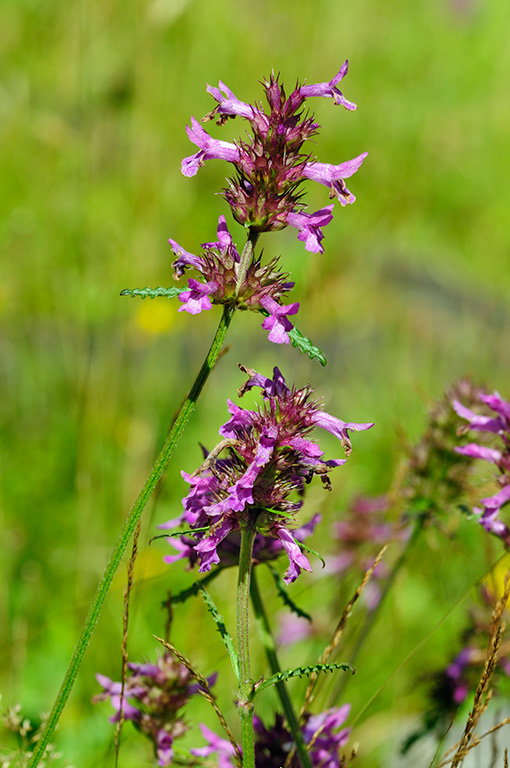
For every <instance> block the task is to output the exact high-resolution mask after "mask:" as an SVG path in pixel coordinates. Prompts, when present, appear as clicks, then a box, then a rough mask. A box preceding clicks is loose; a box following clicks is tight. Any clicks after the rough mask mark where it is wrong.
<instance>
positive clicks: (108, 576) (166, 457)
mask: <svg viewBox="0 0 510 768" xmlns="http://www.w3.org/2000/svg"><path fill="white" fill-rule="evenodd" d="M234 309H235V308H234V306H233V305H227V304H226V305H225V306H224V308H223V314H222V317H221V320H220V323H219V326H218V329H217V331H216V334H215V336H214V339H213V342H212V344H211V348H210V349H209V352H208V354H207V357H206V358H205V360H204V362H203V364H202V367H201V368H200V371H199V373H198V376H197V377H196V379H195V381H194V383H193V386H192V387H191V389H190V391H189V394H188V396H187V397H186V399H185V401H184V403H183V404H182V406H181V408H180V410H179V413H178V414H177V416H176V418H175V421H174V423H173V425H172V427H171V429H170V432H169V433H168V436H167V438H166V440H165V443H164V445H163V448H162V449H161V452H160V454H159V456H158V457H157V459H156V461H155V463H154V465H153V467H152V469H151V472H150V474H149V477H148V478H147V480H146V481H145V484H144V486H143V488H142V490H141V491H140V494H139V496H138V498H137V499H136V501H135V503H134V504H133V506H132V507H131V510H130V512H129V515H128V517H127V519H126V521H125V523H124V526H123V528H122V530H121V532H120V535H119V537H118V539H117V541H116V543H115V546H114V548H113V551H112V554H111V555H110V559H109V561H108V564H107V566H106V568H105V571H104V573H103V575H102V577H101V581H100V582H99V585H98V587H97V590H96V593H95V595H94V598H93V600H92V603H91V606H90V608H89V612H88V615H87V618H86V620H85V624H84V626H83V629H82V632H81V635H80V638H79V640H78V642H77V643H76V646H75V649H74V651H73V655H72V656H71V660H70V662H69V665H68V668H67V671H66V674H65V677H64V680H63V682H62V685H61V687H60V690H59V692H58V694H57V698H56V700H55V703H54V705H53V709H52V711H51V713H50V715H49V717H48V720H47V721H46V725H45V727H44V729H43V731H42V733H41V737H40V739H39V741H38V742H37V745H36V747H35V749H34V752H33V753H32V756H31V758H30V762H29V763H28V766H27V768H35V766H36V765H38V763H39V762H40V760H41V758H42V757H43V754H44V751H45V749H46V745H47V744H48V742H49V740H50V738H51V736H52V735H53V732H54V730H55V727H56V725H57V723H58V721H59V719H60V715H61V714H62V710H63V709H64V706H65V704H66V702H67V699H68V698H69V694H70V693H71V689H72V687H73V684H74V681H75V679H76V676H77V674H78V669H79V667H80V664H81V662H82V660H83V656H84V654H85V650H86V648H87V645H88V644H89V641H90V638H91V636H92V633H93V631H94V628H95V626H96V623H97V620H98V618H99V614H100V613H101V609H102V607H103V603H104V601H105V599H106V595H107V594H108V590H109V589H110V586H111V583H112V580H113V577H114V575H115V572H116V570H117V568H118V565H119V563H120V561H121V559H122V556H123V554H124V552H125V550H126V548H127V546H128V544H129V540H130V539H131V536H132V534H133V531H134V530H135V528H136V526H137V524H138V521H139V519H140V517H141V514H142V512H143V510H144V508H145V506H146V505H147V502H148V501H149V498H150V496H151V495H152V492H153V491H154V489H155V488H156V485H157V484H158V482H159V480H160V479H161V476H162V475H163V472H164V470H165V468H166V466H167V464H168V462H169V461H170V458H171V456H172V453H173V451H174V448H175V446H176V445H177V442H178V440H179V438H180V436H181V434H182V432H183V430H184V427H185V425H186V423H187V421H188V419H189V417H190V415H191V412H192V411H193V409H194V407H195V403H196V401H197V400H198V397H199V396H200V393H201V392H202V389H203V387H204V385H205V382H206V381H207V379H208V377H209V374H210V373H211V371H212V369H213V367H214V364H215V363H216V361H217V359H218V357H219V354H220V352H221V348H222V346H223V342H224V340H225V336H226V333H227V330H228V327H229V325H230V321H231V320H232V316H233V314H234Z"/></svg>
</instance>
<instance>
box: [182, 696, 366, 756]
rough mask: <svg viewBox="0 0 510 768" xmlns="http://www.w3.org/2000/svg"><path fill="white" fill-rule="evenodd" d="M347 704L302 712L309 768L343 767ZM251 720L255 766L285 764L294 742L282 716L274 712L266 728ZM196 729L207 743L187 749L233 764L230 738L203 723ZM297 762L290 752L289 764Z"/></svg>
mask: <svg viewBox="0 0 510 768" xmlns="http://www.w3.org/2000/svg"><path fill="white" fill-rule="evenodd" d="M350 708H351V707H350V704H344V706H343V707H338V708H336V709H335V708H333V709H328V710H326V711H325V712H322V713H321V714H319V715H310V714H308V713H307V714H306V715H305V718H304V719H305V723H304V725H303V726H302V728H301V731H302V734H303V738H304V741H305V744H311V747H310V762H311V764H312V766H313V768H343V766H345V765H346V764H347V763H346V761H345V759H344V757H343V756H342V755H341V754H340V748H341V747H344V746H345V745H346V744H347V742H348V740H349V736H350V732H351V729H350V728H341V726H342V725H343V724H344V722H345V720H346V719H347V717H348V715H349V711H350ZM253 723H254V726H255V764H256V766H257V768H278V767H279V766H282V765H285V764H286V760H287V757H288V755H289V752H290V751H291V749H292V748H293V746H294V745H293V742H292V735H291V733H290V731H289V730H288V728H287V725H286V723H285V722H284V720H283V717H282V716H281V715H276V717H275V722H274V725H272V726H271V727H270V728H268V727H267V726H265V725H264V723H263V722H262V720H260V719H259V718H258V717H256V716H255V717H254V719H253ZM200 729H201V731H202V735H203V736H204V738H205V739H206V740H207V741H208V744H207V746H205V747H198V748H195V749H192V750H191V753H192V754H193V755H196V756H197V757H209V756H210V755H212V754H214V753H216V754H217V756H218V758H217V759H218V766H219V768H235V761H234V748H233V746H232V745H231V744H230V742H228V741H225V740H224V739H220V738H219V737H218V736H217V735H216V734H215V733H213V731H210V730H209V728H206V727H205V726H203V725H202V726H200ZM339 729H340V730H339ZM299 765H300V762H299V758H298V757H297V755H296V754H294V757H293V758H292V760H291V762H290V768H298V766H299Z"/></svg>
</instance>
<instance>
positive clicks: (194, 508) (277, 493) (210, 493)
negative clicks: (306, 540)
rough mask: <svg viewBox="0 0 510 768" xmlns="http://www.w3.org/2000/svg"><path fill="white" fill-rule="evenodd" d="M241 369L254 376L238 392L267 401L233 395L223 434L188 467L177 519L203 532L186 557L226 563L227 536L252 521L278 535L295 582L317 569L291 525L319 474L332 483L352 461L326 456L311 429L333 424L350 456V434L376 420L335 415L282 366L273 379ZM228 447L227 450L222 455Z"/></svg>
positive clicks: (205, 566)
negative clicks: (237, 399)
mask: <svg viewBox="0 0 510 768" xmlns="http://www.w3.org/2000/svg"><path fill="white" fill-rule="evenodd" d="M240 367H241V369H242V370H243V371H244V372H246V373H247V374H248V376H249V378H248V381H247V382H246V383H245V384H244V386H243V387H242V388H241V390H240V391H239V395H240V396H242V395H243V394H244V393H245V392H246V391H247V390H249V389H252V388H253V387H259V388H260V389H261V394H262V404H261V405H260V406H259V408H258V409H257V410H255V411H250V410H245V409H243V408H241V407H239V406H238V405H236V404H235V403H233V402H232V401H231V400H229V401H228V409H229V412H230V414H231V416H230V419H229V420H228V421H227V422H226V423H225V424H224V425H223V426H222V427H221V428H220V435H221V436H222V438H223V440H222V441H221V442H220V443H219V444H218V445H217V446H216V447H215V448H214V449H213V451H211V453H210V454H209V455H208V457H207V459H206V460H205V462H204V463H203V464H202V465H201V466H200V467H199V468H198V469H197V470H196V471H195V472H194V473H193V474H191V475H189V474H187V473H186V472H183V473H182V475H183V477H184V479H185V480H186V482H188V483H189V484H190V486H191V490H190V492H189V493H188V495H187V496H186V497H185V498H184V499H183V506H184V513H183V515H182V517H181V518H180V519H179V520H178V522H179V523H181V524H184V525H186V526H187V527H188V528H189V529H191V530H193V529H197V533H196V542H195V543H193V544H192V543H190V540H189V539H188V540H185V541H184V542H181V556H186V554H189V550H190V549H192V550H194V552H195V553H196V555H198V559H199V561H200V567H199V571H201V572H203V571H209V570H210V569H211V567H212V566H213V565H216V564H217V563H219V562H220V553H219V550H218V548H219V547H220V545H221V543H222V542H223V541H224V540H225V539H226V537H227V536H229V535H231V534H234V533H236V532H238V531H239V530H240V529H241V528H242V527H244V526H249V527H251V528H252V529H254V530H256V531H257V532H258V533H260V534H262V535H263V536H264V537H269V538H275V539H277V540H278V541H279V546H281V547H282V548H283V549H284V550H285V552H286V554H287V556H288V558H289V561H290V566H289V568H288V570H287V572H286V574H285V581H286V582H287V583H290V582H292V581H294V580H295V579H296V578H297V576H298V575H299V573H300V572H301V569H303V568H304V569H305V570H308V571H310V570H311V566H310V563H309V562H308V559H307V558H306V556H305V555H304V554H303V553H302V551H301V548H300V546H299V543H298V541H297V540H296V536H295V535H293V533H291V531H290V530H289V527H288V526H289V523H291V522H292V519H293V516H294V515H295V513H297V512H298V510H299V509H300V508H301V507H302V505H303V495H304V490H305V485H306V484H307V483H309V482H310V481H311V479H312V478H313V476H314V475H319V477H320V478H321V480H322V482H323V483H324V485H325V486H326V487H327V488H329V487H330V482H329V472H330V471H331V470H332V469H333V468H334V467H337V466H340V465H341V464H344V463H345V461H346V459H330V460H327V461H324V460H323V459H322V456H323V453H324V452H323V451H322V450H321V449H320V448H319V446H318V445H317V443H315V442H313V441H312V440H310V439H309V434H310V432H311V431H312V429H313V428H314V427H316V426H318V427H321V428H322V429H325V430H327V431H328V432H330V433H332V434H333V435H335V436H336V437H338V438H339V439H340V440H341V442H342V445H343V447H344V450H345V452H346V454H349V452H350V447H351V444H350V440H349V432H350V431H351V430H364V429H368V428H370V427H372V426H373V424H356V423H351V422H344V421H342V420H341V419H337V418H335V417H334V416H330V415H329V414H328V413H325V412H324V411H323V410H321V408H320V407H319V404H318V402H317V401H316V400H312V399H311V396H312V393H313V389H312V388H311V387H310V386H306V387H303V388H302V389H295V388H292V389H291V388H289V387H288V386H287V384H286V383H285V380H284V378H283V376H282V374H281V373H280V371H279V370H278V368H275V369H274V372H273V378H271V379H269V378H266V377H265V376H262V375H261V374H259V373H256V372H255V371H253V370H251V369H248V368H245V367H244V366H240ZM224 452H226V456H225V457H222V458H220V455H221V454H223V453H224ZM166 525H167V527H170V526H172V523H168V524H166ZM184 547H186V550H184ZM259 547H260V549H261V550H263V549H265V548H267V544H266V542H265V541H264V542H262V541H260V543H259Z"/></svg>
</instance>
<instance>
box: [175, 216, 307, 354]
mask: <svg viewBox="0 0 510 768" xmlns="http://www.w3.org/2000/svg"><path fill="white" fill-rule="evenodd" d="M169 243H170V246H171V248H172V250H173V252H174V254H175V256H176V257H177V258H176V259H175V261H174V262H173V265H172V266H173V267H174V269H175V272H174V277H175V278H176V279H179V278H180V277H182V275H183V274H184V272H185V270H186V269H190V268H191V269H195V270H196V271H197V272H199V273H200V275H201V277H202V278H203V280H202V281H199V280H195V279H194V278H190V279H189V281H188V284H189V290H188V291H183V292H182V293H181V294H180V295H179V300H180V301H181V302H183V306H182V307H181V308H180V309H179V312H183V311H185V312H189V313H190V314H192V315H196V314H198V313H199V312H202V311H204V310H207V309H211V307H212V305H213V304H226V303H228V302H234V301H235V303H236V306H237V307H238V308H239V309H244V310H253V311H259V312H260V311H262V312H263V313H264V314H266V315H267V317H266V318H265V320H264V321H263V323H262V327H263V328H264V329H265V330H268V331H269V340H270V341H272V342H274V343H276V344H282V343H284V344H288V343H289V337H288V331H290V330H291V328H292V327H293V326H292V323H291V322H290V320H289V319H288V317H287V315H295V314H296V312H297V311H298V309H299V303H297V302H295V303H293V304H287V305H282V304H281V297H282V296H283V295H284V294H286V293H288V292H289V291H290V290H291V288H293V287H294V283H293V282H289V280H288V277H289V275H288V274H287V273H282V272H280V271H278V269H277V267H278V261H277V259H272V260H271V261H269V262H268V263H267V264H262V263H261V256H258V257H257V258H254V259H252V261H251V263H250V264H249V266H248V269H247V271H246V274H245V275H244V278H243V279H242V282H241V284H240V285H239V284H238V280H239V265H240V260H241V259H240V256H239V253H238V251H237V249H236V247H235V245H234V243H233V240H232V235H231V234H230V232H229V231H228V227H227V222H226V220H225V217H224V216H220V218H219V222H218V240H217V241H215V242H212V243H203V244H202V249H203V250H202V254H201V255H200V256H195V254H193V253H188V251H185V250H184V248H182V247H181V246H180V245H179V244H178V243H176V242H175V240H172V239H170V240H169Z"/></svg>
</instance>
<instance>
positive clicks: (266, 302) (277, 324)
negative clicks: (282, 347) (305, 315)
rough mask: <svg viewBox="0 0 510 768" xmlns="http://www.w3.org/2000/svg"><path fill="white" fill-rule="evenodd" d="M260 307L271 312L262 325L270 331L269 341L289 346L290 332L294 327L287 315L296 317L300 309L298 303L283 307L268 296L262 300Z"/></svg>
mask: <svg viewBox="0 0 510 768" xmlns="http://www.w3.org/2000/svg"><path fill="white" fill-rule="evenodd" d="M260 305H261V307H263V308H264V309H265V310H267V311H268V312H269V317H266V319H265V320H264V322H263V323H262V328H264V329H265V330H266V331H269V336H268V338H269V341H272V342H274V343H275V344H288V343H289V341H290V339H289V334H288V332H289V331H291V330H292V328H293V327H294V326H293V325H292V323H291V322H290V320H288V319H287V315H295V314H296V313H297V311H298V309H299V304H298V303H297V302H296V303H294V304H287V305H284V306H281V305H280V304H277V302H276V301H274V299H271V298H270V297H269V296H267V297H266V298H264V299H261V302H260Z"/></svg>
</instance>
